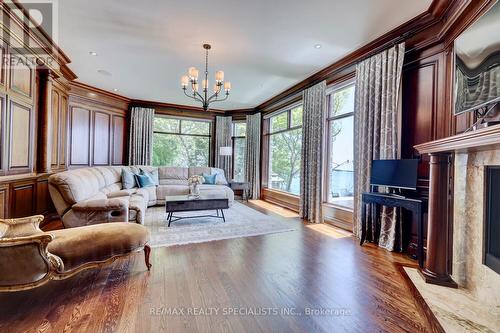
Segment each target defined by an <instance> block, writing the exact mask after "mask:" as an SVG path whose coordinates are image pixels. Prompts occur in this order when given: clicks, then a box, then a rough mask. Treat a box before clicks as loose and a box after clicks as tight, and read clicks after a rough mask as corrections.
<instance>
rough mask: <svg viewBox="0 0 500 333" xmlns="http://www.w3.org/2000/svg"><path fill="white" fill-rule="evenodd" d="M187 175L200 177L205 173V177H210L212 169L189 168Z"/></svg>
mask: <svg viewBox="0 0 500 333" xmlns="http://www.w3.org/2000/svg"><path fill="white" fill-rule="evenodd" d="M188 173H189V177H192V176H201V175H202V174H204V173H206V174H207V175H211V174H212V168H209V167H190V168H189V172H188Z"/></svg>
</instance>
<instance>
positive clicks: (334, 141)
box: [327, 84, 354, 208]
mask: <svg viewBox="0 0 500 333" xmlns="http://www.w3.org/2000/svg"><path fill="white" fill-rule="evenodd" d="M327 130H328V182H327V201H328V202H331V203H334V204H337V205H340V206H345V207H347V208H352V206H353V193H354V163H353V158H354V149H353V146H354V84H349V85H347V86H343V87H341V88H339V89H336V90H334V91H333V92H332V93H331V94H329V95H328V128H327Z"/></svg>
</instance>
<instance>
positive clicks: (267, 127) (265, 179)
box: [262, 100, 304, 198]
mask: <svg viewBox="0 0 500 333" xmlns="http://www.w3.org/2000/svg"><path fill="white" fill-rule="evenodd" d="M300 106H301V107H302V108H303V107H304V103H303V101H302V100H300V101H297V102H295V103H293V104H290V105H287V106H285V107H282V108H280V109H278V110H276V111H274V112H272V113H270V114H268V115H266V116H264V126H263V139H264V143H263V146H264V147H265V154H266V155H265V158H263V161H262V167H263V168H262V171H263V172H262V188H263V189H265V190H268V191H276V192H279V193H284V194H286V195H287V196H290V197H293V198H299V197H300V194H293V193H291V192H287V191H283V190H279V189H275V188H272V187H269V175H270V173H269V172H270V170H271V158H270V153H271V149H270V148H271V147H270V145H271V140H270V139H271V136H273V135H276V134H281V133H285V132H289V131H294V130H297V129H302V127H303V124H302V123H301V124H300V125H298V126H292V110H293V109H295V108H297V107H300ZM302 112H304V110H303V109H302ZM283 113H287V114H288V115H287V117H288V118H287V127H286V128H285V129H283V130H279V131H273V132H272V131H271V118H273V117H276V116H279V115H281V114H283ZM301 158H302V156H301Z"/></svg>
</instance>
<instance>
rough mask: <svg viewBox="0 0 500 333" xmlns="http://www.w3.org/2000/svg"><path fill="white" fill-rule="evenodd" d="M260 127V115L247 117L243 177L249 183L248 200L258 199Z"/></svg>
mask: <svg viewBox="0 0 500 333" xmlns="http://www.w3.org/2000/svg"><path fill="white" fill-rule="evenodd" d="M260 126H261V115H260V113H256V114H253V115H247V133H246V137H247V150H246V155H245V161H246V164H245V177H246V180H247V182H249V183H250V194H249V198H250V199H254V200H257V199H259V198H260Z"/></svg>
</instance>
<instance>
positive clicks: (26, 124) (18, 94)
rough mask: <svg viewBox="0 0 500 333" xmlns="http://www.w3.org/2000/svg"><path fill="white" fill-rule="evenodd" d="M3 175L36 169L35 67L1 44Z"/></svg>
mask: <svg viewBox="0 0 500 333" xmlns="http://www.w3.org/2000/svg"><path fill="white" fill-rule="evenodd" d="M0 55H1V56H2V63H1V64H0V176H3V175H13V174H22V173H32V172H33V171H34V159H35V156H34V149H35V144H36V126H35V120H36V118H35V100H36V92H35V83H34V82H35V69H34V68H33V67H30V66H29V65H27V64H25V63H23V62H22V61H16V59H18V58H20V55H18V54H11V55H9V49H8V48H6V47H0Z"/></svg>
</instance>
